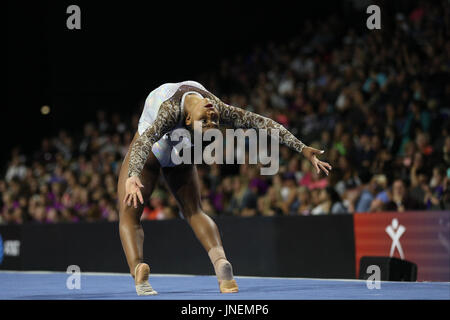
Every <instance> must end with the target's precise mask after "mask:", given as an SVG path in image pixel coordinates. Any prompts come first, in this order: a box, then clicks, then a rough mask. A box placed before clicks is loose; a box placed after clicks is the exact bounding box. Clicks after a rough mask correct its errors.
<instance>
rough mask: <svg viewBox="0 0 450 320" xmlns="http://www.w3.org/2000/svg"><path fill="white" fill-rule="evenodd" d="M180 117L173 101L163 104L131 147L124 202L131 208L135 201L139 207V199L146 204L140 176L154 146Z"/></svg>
mask: <svg viewBox="0 0 450 320" xmlns="http://www.w3.org/2000/svg"><path fill="white" fill-rule="evenodd" d="M180 116H181V112H180V108H178V107H177V106H176V105H174V102H173V101H172V100H167V101H165V102H163V103H162V104H161V107H160V108H159V111H158V115H157V116H156V119H155V121H154V122H153V123H152V125H150V126H149V127H148V128H147V129H146V130H145V131H144V132H143V133H142V135H141V136H140V137H139V138H138V139H136V141H135V142H134V144H133V145H132V146H131V152H130V161H129V167H128V179H127V181H126V183H125V198H124V199H123V202H126V203H127V204H128V205H129V206H131V201H133V203H134V207H137V199H139V201H140V202H141V203H142V204H143V203H144V199H143V198H142V193H141V190H140V188H143V187H144V186H143V185H142V183H141V181H140V178H139V176H140V174H141V172H142V169H143V168H144V165H145V163H146V161H147V158H148V156H149V154H150V151H151V149H152V146H153V144H154V143H155V142H157V141H158V140H159V139H161V137H162V136H163V135H164V134H166V133H167V132H169V131H170V130H172V129H173V128H174V127H175V126H176V124H177V123H178V120H179V117H180Z"/></svg>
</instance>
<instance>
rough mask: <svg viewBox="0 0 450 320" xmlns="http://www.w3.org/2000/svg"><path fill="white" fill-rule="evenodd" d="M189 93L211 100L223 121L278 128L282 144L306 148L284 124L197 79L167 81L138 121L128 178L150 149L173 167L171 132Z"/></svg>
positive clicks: (245, 126) (180, 119) (180, 120)
mask: <svg viewBox="0 0 450 320" xmlns="http://www.w3.org/2000/svg"><path fill="white" fill-rule="evenodd" d="M187 94H199V95H201V96H202V97H204V98H208V99H209V100H211V103H212V104H213V105H214V107H215V108H216V109H217V110H218V112H219V119H220V123H221V124H228V125H231V126H232V127H234V128H243V129H249V128H254V129H278V130H279V141H280V142H281V143H282V144H284V145H286V146H288V147H290V148H291V149H293V150H295V151H297V152H301V151H302V149H303V147H305V144H304V143H303V142H301V141H300V140H298V139H297V138H296V137H295V136H294V135H293V134H291V133H290V132H289V131H288V130H287V129H286V128H284V127H283V126H282V125H281V124H279V123H277V122H275V121H273V120H272V119H269V118H266V117H263V116H260V115H258V114H256V113H253V112H250V111H246V110H244V109H241V108H238V107H234V106H231V105H228V104H226V103H224V102H222V101H221V100H220V99H219V98H217V97H216V96H215V95H213V94H212V93H210V92H209V91H207V90H206V89H205V88H204V87H203V86H202V85H201V84H200V83H198V82H195V81H184V82H179V83H166V84H163V85H162V86H160V87H158V88H157V89H155V90H154V91H152V92H151V93H150V94H149V96H148V97H147V99H146V102H145V106H144V110H143V112H142V116H141V118H140V120H139V127H138V131H139V135H140V136H139V138H138V139H136V141H135V143H134V144H133V146H132V148H131V153H130V162H129V168H128V176H129V177H131V176H139V175H140V173H141V171H142V169H143V167H144V164H145V162H146V161H147V158H148V155H149V153H150V150H151V151H152V152H153V153H154V154H155V156H156V158H157V159H158V161H159V162H160V164H161V166H162V167H167V166H174V164H173V163H172V161H171V152H172V149H173V147H174V144H173V143H172V142H171V141H170V139H169V135H170V133H171V131H173V130H175V129H177V128H180V127H182V126H183V120H184V97H185V96H186V95H187ZM269 133H270V131H269Z"/></svg>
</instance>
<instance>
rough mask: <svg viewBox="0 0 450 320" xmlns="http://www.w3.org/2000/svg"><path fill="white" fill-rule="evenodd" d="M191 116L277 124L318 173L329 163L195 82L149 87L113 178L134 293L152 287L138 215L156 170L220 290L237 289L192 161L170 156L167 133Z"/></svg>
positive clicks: (240, 124)
mask: <svg viewBox="0 0 450 320" xmlns="http://www.w3.org/2000/svg"><path fill="white" fill-rule="evenodd" d="M195 121H200V122H201V123H202V130H207V129H208V128H217V127H218V126H219V124H228V125H231V126H233V127H234V128H244V129H245V128H255V129H278V130H279V140H280V142H281V143H283V144H285V145H287V146H288V147H290V148H291V149H293V150H295V151H297V152H299V153H302V154H303V155H304V156H305V157H306V158H307V159H309V160H310V161H311V163H312V164H313V166H314V168H315V169H316V170H317V173H319V172H320V170H322V171H324V172H325V173H326V174H327V175H328V170H331V166H330V165H329V164H328V163H326V162H323V161H320V160H319V159H318V158H317V156H316V155H318V154H322V153H323V151H320V150H317V149H314V148H310V147H308V146H306V145H305V144H304V143H302V142H301V141H300V140H298V139H297V138H296V137H294V136H293V135H292V134H291V133H290V132H289V131H287V130H286V129H285V128H284V127H283V126H282V125H280V124H279V123H277V122H275V121H273V120H271V119H269V118H266V117H263V116H260V115H258V114H255V113H252V112H250V111H246V110H244V109H241V108H238V107H234V106H231V105H228V104H225V103H224V102H222V101H221V100H220V99H218V98H217V97H216V96H214V95H213V94H212V93H210V92H209V91H207V90H206V89H205V88H204V87H203V86H202V85H201V84H200V83H198V82H195V81H184V82H180V83H166V84H163V85H162V86H160V87H158V88H157V89H155V90H153V91H152V92H151V93H150V94H149V96H148V97H147V99H146V101H145V106H144V110H143V112H142V116H141V118H140V120H139V127H138V132H136V134H135V136H134V138H133V141H132V142H131V145H130V148H129V150H128V153H127V155H126V156H125V159H124V161H123V163H122V166H121V169H120V173H119V181H118V198H119V212H120V213H119V219H120V221H119V230H120V239H121V242H122V246H123V249H124V251H125V255H126V258H127V262H128V266H129V268H130V273H131V275H132V276H133V277H134V279H135V285H136V292H137V294H138V295H152V294H156V293H157V292H156V291H155V290H154V289H153V288H152V286H151V285H150V283H149V281H148V279H149V274H150V267H149V265H148V264H147V263H144V257H143V243H144V232H143V229H142V226H141V223H140V217H141V214H142V211H143V204H144V199H149V198H150V196H151V194H152V192H153V189H154V187H155V184H156V182H157V180H158V177H159V175H160V174H162V176H163V178H164V179H165V181H166V183H167V185H168V188H169V189H170V191H171V192H172V194H173V195H174V197H175V199H176V200H177V203H178V206H179V209H180V211H181V212H182V214H183V216H184V218H185V220H186V221H187V222H188V223H189V225H190V226H191V227H192V229H193V231H194V233H195V235H196V237H197V238H198V240H199V241H200V243H201V244H202V246H203V247H204V248H205V250H206V252H207V253H208V255H209V257H210V259H211V263H212V264H213V266H214V270H215V272H216V276H217V280H218V283H219V289H220V292H222V293H233V292H237V291H238V285H237V283H236V281H235V280H234V278H233V270H232V266H231V264H230V263H229V261H228V260H227V258H226V256H225V252H224V250H223V247H222V242H221V238H220V235H219V231H218V229H217V226H216V224H215V223H214V221H213V220H212V219H211V218H210V217H209V216H208V215H206V214H205V213H204V212H203V211H202V208H201V200H200V190H199V181H198V176H197V171H196V167H195V165H194V164H191V165H189V164H181V165H178V166H177V165H175V164H174V163H173V162H172V160H171V152H172V149H173V147H174V144H172V142H171V141H170V139H169V136H168V135H169V134H170V133H171V131H172V130H175V129H177V128H181V127H184V128H187V129H190V130H193V124H194V122H195ZM269 133H270V132H269ZM141 188H142V190H141Z"/></svg>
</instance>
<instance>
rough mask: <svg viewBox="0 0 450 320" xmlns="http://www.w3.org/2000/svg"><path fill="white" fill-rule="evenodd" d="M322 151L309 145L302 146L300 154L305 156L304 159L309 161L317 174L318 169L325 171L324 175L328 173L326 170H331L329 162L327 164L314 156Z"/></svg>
mask: <svg viewBox="0 0 450 320" xmlns="http://www.w3.org/2000/svg"><path fill="white" fill-rule="evenodd" d="M323 152H324V151H323V150H322V151H321V150H317V149H314V148H311V147H304V148H303V150H302V154H303V155H304V156H305V158H306V159H308V160H309V161H311V163H312V165H313V166H314V168H315V169H316V171H317V174H319V173H320V170H322V171H323V172H325V174H326V175H328V170H331V166H330V164H328V163H327V162H325V161H320V160H319V159H317V156H316V155H319V154H323ZM327 168H328V170H327Z"/></svg>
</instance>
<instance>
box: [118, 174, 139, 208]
mask: <svg viewBox="0 0 450 320" xmlns="http://www.w3.org/2000/svg"><path fill="white" fill-rule="evenodd" d="M143 187H144V186H143V185H142V183H141V180H139V178H138V177H136V176H134V177H129V178H128V179H127V181H125V198H124V199H123V202H124V203H126V204H127V205H128V206H131V202H133V205H134V207H135V208H137V199H138V198H139V201H140V202H141V204H144V199H143V198H142V193H141V190H140V188H143Z"/></svg>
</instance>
